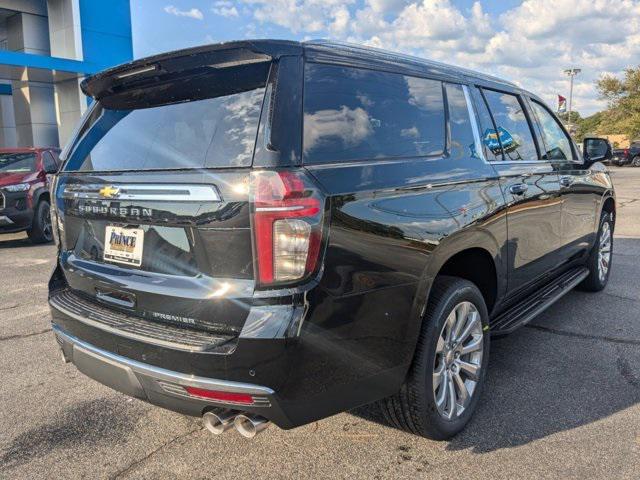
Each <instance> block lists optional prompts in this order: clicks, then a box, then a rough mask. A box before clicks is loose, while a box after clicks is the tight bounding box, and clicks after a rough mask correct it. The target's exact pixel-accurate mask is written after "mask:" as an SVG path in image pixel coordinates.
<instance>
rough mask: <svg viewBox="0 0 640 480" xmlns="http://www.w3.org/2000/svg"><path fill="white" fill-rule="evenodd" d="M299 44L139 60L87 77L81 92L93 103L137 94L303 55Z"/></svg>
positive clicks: (229, 47)
mask: <svg viewBox="0 0 640 480" xmlns="http://www.w3.org/2000/svg"><path fill="white" fill-rule="evenodd" d="M302 51H303V47H302V46H301V45H300V44H299V43H298V42H291V41H284V40H246V41H238V42H227V43H219V44H215V45H204V46H200V47H193V48H188V49H184V50H177V51H174V52H169V53H163V54H160V55H155V56H152V57H146V58H142V59H140V60H136V61H134V62H130V63H126V64H123V65H119V66H117V67H113V68H110V69H108V70H104V71H102V72H100V73H97V74H96V75H92V76H90V77H87V78H86V79H85V80H83V81H82V83H81V88H82V91H83V92H84V93H85V95H88V96H90V97H92V98H94V99H96V100H100V99H102V98H105V97H108V96H111V95H117V94H118V93H121V92H123V91H125V90H131V89H133V90H137V89H141V88H144V87H145V86H146V85H149V84H151V83H153V84H158V83H163V82H164V81H176V80H180V78H187V77H192V76H194V75H198V74H201V73H204V72H206V71H210V70H211V69H226V68H230V67H235V66H243V65H251V64H256V63H266V62H271V61H272V60H274V59H278V58H280V57H282V56H285V55H287V56H288V55H302Z"/></svg>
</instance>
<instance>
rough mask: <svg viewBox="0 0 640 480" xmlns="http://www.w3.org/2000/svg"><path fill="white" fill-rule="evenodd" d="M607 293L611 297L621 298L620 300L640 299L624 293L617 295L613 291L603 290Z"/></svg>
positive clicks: (633, 300) (636, 300)
mask: <svg viewBox="0 0 640 480" xmlns="http://www.w3.org/2000/svg"><path fill="white" fill-rule="evenodd" d="M602 293H604V294H605V295H609V296H610V297H614V298H619V299H620V300H629V301H631V302H638V301H640V300H638V299H637V298H631V297H626V296H624V295H617V294H615V293H611V292H602Z"/></svg>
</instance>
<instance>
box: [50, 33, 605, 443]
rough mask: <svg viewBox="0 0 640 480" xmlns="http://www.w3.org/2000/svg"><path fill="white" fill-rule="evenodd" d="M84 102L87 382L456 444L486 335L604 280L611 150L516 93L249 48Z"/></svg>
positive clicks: (80, 175) (60, 303) (77, 323)
mask: <svg viewBox="0 0 640 480" xmlns="http://www.w3.org/2000/svg"><path fill="white" fill-rule="evenodd" d="M82 88H83V91H84V92H85V93H86V94H87V95H90V96H91V97H93V98H94V100H95V101H94V102H93V105H92V108H91V110H90V111H89V112H88V113H87V115H86V116H85V118H84V120H83V122H82V125H81V126H80V127H79V129H78V132H77V134H76V136H75V139H74V140H72V141H71V142H70V143H69V146H68V147H67V148H66V149H65V151H64V152H63V154H62V156H63V158H64V165H63V167H62V169H61V172H60V173H59V174H58V175H57V177H56V180H55V185H54V187H53V192H54V193H55V209H54V213H55V215H54V217H55V218H56V220H55V222H54V223H55V225H56V229H55V232H56V234H57V236H58V243H57V244H58V249H59V253H58V263H57V267H56V269H55V272H54V273H53V276H52V278H51V281H50V286H49V288H50V296H49V302H50V305H51V313H52V322H53V330H54V333H55V336H56V339H57V341H58V342H59V344H60V346H61V347H62V352H63V357H64V359H65V361H67V362H73V363H74V364H75V365H76V366H77V368H78V369H79V370H80V371H81V372H83V373H84V374H86V375H88V376H89V377H91V378H94V379H96V380H97V381H99V382H101V383H103V384H105V385H108V386H110V387H112V388H115V389H116V390H119V391H121V392H124V393H126V394H128V395H131V396H133V397H137V398H140V399H143V400H146V401H148V402H151V403H152V404H155V405H158V406H161V407H164V408H168V409H170V410H175V411H177V412H182V413H184V414H187V415H194V416H202V417H203V421H204V423H205V425H206V426H207V428H208V429H209V430H211V431H212V432H213V433H222V432H224V431H225V430H227V429H229V428H231V427H232V426H235V428H236V429H237V430H238V431H239V432H240V433H241V434H242V435H244V436H247V437H252V436H254V435H256V434H257V433H258V432H260V431H261V430H263V429H264V428H265V427H266V426H267V425H268V424H269V423H270V422H273V423H275V424H277V425H278V426H279V427H281V428H284V429H290V428H293V427H297V426H299V425H303V424H306V423H309V422H313V421H315V420H318V419H322V418H325V417H327V416H329V415H333V414H336V413H339V412H342V411H345V410H348V409H351V408H354V407H357V406H359V405H363V404H367V403H371V402H376V401H379V402H380V405H381V407H382V409H383V411H384V412H385V414H386V415H387V417H388V419H389V421H390V422H391V423H392V424H393V425H396V426H398V427H399V428H403V429H405V430H407V431H409V432H413V433H415V434H418V435H424V436H426V437H430V438H435V439H445V438H449V437H451V436H452V435H455V434H456V433H457V432H459V431H460V430H461V429H462V428H463V427H464V425H465V424H466V423H467V422H468V421H469V418H470V417H471V415H472V414H473V412H474V410H475V409H476V406H477V403H478V400H479V398H480V392H481V390H482V386H483V384H484V381H485V375H486V371H487V368H488V359H489V344H490V339H491V335H495V334H497V335H502V334H506V333H509V332H512V331H513V330H515V329H516V328H518V327H520V326H522V325H524V324H526V323H527V322H529V321H530V320H531V319H532V318H534V317H535V316H536V315H538V314H539V313H540V312H542V311H543V310H545V309H546V308H547V307H549V306H550V305H552V304H553V303H554V302H555V301H556V300H558V299H559V298H560V297H562V296H563V295H565V294H566V293H567V292H569V291H570V290H571V289H572V288H574V287H576V286H580V287H581V288H583V289H584V290H588V291H599V290H602V289H603V288H604V287H605V285H606V284H607V280H608V278H609V274H610V271H611V264H610V260H611V247H612V232H613V229H614V224H615V209H616V206H615V199H614V189H613V185H612V184H611V180H610V178H609V174H608V172H607V170H606V168H604V166H603V165H602V164H601V163H598V161H599V160H606V159H609V158H610V157H611V149H610V146H609V144H608V142H607V141H606V140H603V139H597V138H589V139H586V140H585V154H584V155H583V154H582V153H581V152H578V150H577V148H576V147H575V145H574V143H573V142H572V141H571V139H570V137H569V136H568V135H567V132H566V131H565V130H564V128H563V126H562V124H561V123H560V122H559V121H558V119H557V118H556V117H555V116H554V114H553V113H552V111H551V110H550V109H549V108H548V107H547V106H546V105H545V104H544V103H543V102H542V100H540V98H539V97H537V96H535V95H533V94H531V93H529V92H527V91H525V90H522V89H521V88H519V87H517V86H516V85H514V84H511V83H508V82H505V81H502V80H500V79H497V78H494V77H489V76H486V75H482V74H479V73H475V72H472V71H469V70H464V69H460V68H456V67H450V66H446V65H443V64H440V63H435V62H430V61H427V60H422V59H418V58H414V57H406V56H401V55H397V54H392V53H388V52H384V51H380V50H376V49H369V48H361V47H356V46H349V45H344V44H337V43H329V42H308V43H297V42H285V41H273V40H271V41H270V40H259V41H241V42H232V43H225V44H219V45H212V46H204V47H197V48H192V49H188V50H182V51H178V52H173V53H167V54H162V55H158V56H154V57H150V58H146V59H141V60H137V61H135V62H133V63H129V64H126V65H122V66H119V67H116V68H113V69H110V70H107V71H105V72H102V73H99V74H97V75H95V76H93V77H89V78H87V79H86V80H84V81H83V83H82ZM91 237H94V238H93V240H92V239H91ZM94 248H95V249H96V250H97V253H95V252H94V253H89V251H90V250H92V249H94ZM527 361H530V362H535V361H540V359H529V360H527ZM514 388H515V387H514ZM514 428H517V426H514Z"/></svg>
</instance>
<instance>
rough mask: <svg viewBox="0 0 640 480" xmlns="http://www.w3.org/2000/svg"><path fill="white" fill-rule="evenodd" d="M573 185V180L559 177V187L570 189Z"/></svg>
mask: <svg viewBox="0 0 640 480" xmlns="http://www.w3.org/2000/svg"><path fill="white" fill-rule="evenodd" d="M572 184H573V178H571V177H560V185H561V186H563V187H570V186H571V185H572Z"/></svg>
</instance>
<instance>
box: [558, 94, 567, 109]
mask: <svg viewBox="0 0 640 480" xmlns="http://www.w3.org/2000/svg"><path fill="white" fill-rule="evenodd" d="M566 111H567V99H566V98H564V97H563V96H562V95H558V113H565V112H566Z"/></svg>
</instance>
